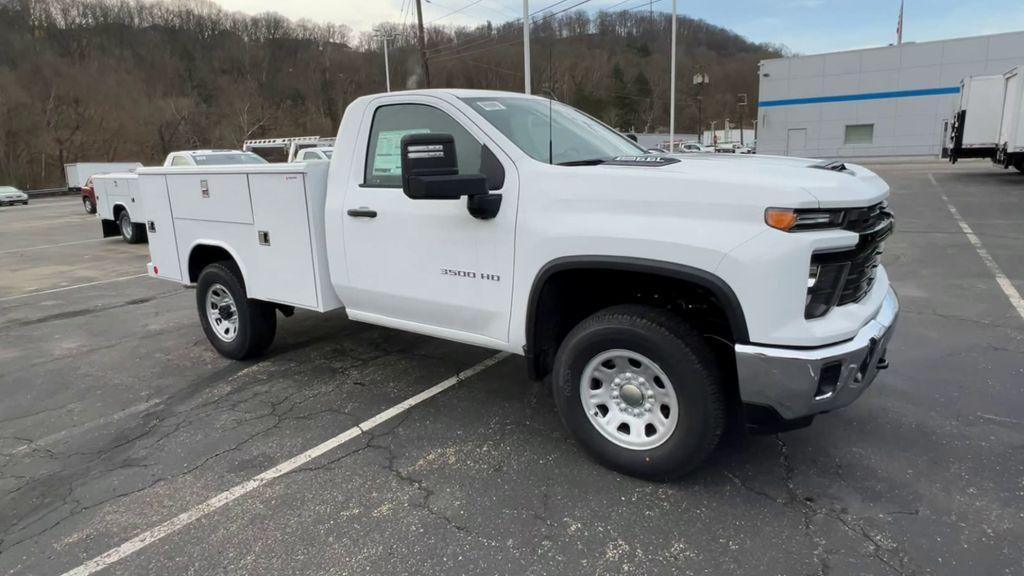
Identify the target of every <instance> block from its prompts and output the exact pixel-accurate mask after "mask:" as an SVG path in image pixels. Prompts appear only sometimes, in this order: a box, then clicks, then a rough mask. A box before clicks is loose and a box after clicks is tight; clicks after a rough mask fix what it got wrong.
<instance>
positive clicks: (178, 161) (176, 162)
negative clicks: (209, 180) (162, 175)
mask: <svg viewBox="0 0 1024 576" xmlns="http://www.w3.org/2000/svg"><path fill="white" fill-rule="evenodd" d="M171 166H188V160H187V159H186V158H185V157H184V156H175V157H174V159H173V160H171Z"/></svg>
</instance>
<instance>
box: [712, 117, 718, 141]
mask: <svg viewBox="0 0 1024 576" xmlns="http://www.w3.org/2000/svg"><path fill="white" fill-rule="evenodd" d="M715 124H717V122H715V121H714V120H712V121H711V145H712V146H714V145H715V144H717V143H718V135H717V134H715Z"/></svg>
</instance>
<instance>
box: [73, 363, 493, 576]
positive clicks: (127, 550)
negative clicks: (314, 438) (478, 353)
mask: <svg viewBox="0 0 1024 576" xmlns="http://www.w3.org/2000/svg"><path fill="white" fill-rule="evenodd" d="M507 356H508V353H507V352H501V353H498V354H495V355H494V356H491V357H490V358H488V359H486V360H484V361H483V362H480V363H479V364H477V365H475V366H473V367H471V368H468V369H466V370H463V371H462V372H459V373H458V374H456V375H454V376H452V377H451V378H448V379H446V380H444V381H442V382H439V383H437V384H435V385H433V386H431V387H430V388H427V389H426V390H424V391H423V392H420V393H419V394H417V395H415V396H413V397H411V398H409V399H408V400H405V401H403V402H400V403H398V404H396V405H395V406H392V407H391V408H388V409H387V410H385V411H383V412H381V413H380V414H377V415H376V416H374V417H373V418H370V419H369V420H366V421H365V422H362V423H361V424H357V425H355V426H354V427H352V428H349V429H348V430H346V431H344V432H342V433H341V434H338V435H337V436H335V437H334V438H331V439H330V440H327V441H326V442H324V443H322V444H319V445H317V446H314V447H313V448H310V449H309V450H307V451H305V452H303V453H302V454H299V455H297V456H295V457H293V458H290V459H288V460H285V461H284V462H282V463H280V464H278V465H277V466H274V467H273V468H271V469H270V470H267V471H266V472H263V473H262V474H259V475H258V476H254V477H253V478H252V479H250V480H246V481H245V482H242V483H241V484H238V485H237V486H235V487H234V488H231V489H229V490H226V491H224V492H221V493H220V494H218V495H216V496H214V497H213V498H210V499H209V500H207V501H206V502H203V503H202V504H200V505H198V506H196V507H195V508H192V509H191V510H188V511H187V512H184V513H182V514H181V515H179V516H176V517H174V518H171V519H170V520H168V521H167V522H164V523H163V524H161V525H159V526H157V527H156V528H153V529H151V530H147V531H146V532H143V533H142V534H139V535H138V536H136V537H135V538H132V539H131V540H129V541H127V542H125V543H124V544H121V545H120V546H118V547H117V548H114V549H112V550H110V551H108V552H106V553H104V554H102V555H100V556H97V557H96V558H93V559H92V560H89V561H88V562H86V563H85V564H82V565H81V566H79V567H77V568H75V569H73V570H69V571H67V572H65V573H64V575H63V576H88V575H89V574H94V573H96V572H98V571H100V570H103V569H104V568H106V567H108V566H110V565H111V564H113V563H115V562H117V561H119V560H121V559H123V558H125V557H127V556H130V555H131V554H134V553H135V552H137V551H139V550H140V549H142V548H144V547H146V546H148V545H150V544H152V543H153V542H156V541H157V540H160V539H161V538H163V537H165V536H167V535H168V534H171V533H173V532H175V531H177V530H179V529H181V528H183V527H185V526H187V525H189V524H191V523H192V522H195V521H196V520H198V519H200V518H202V517H203V516H206V515H207V514H209V513H210V512H213V511H214V510H217V509H218V508H221V507H222V506H224V505H226V504H228V503H230V502H231V501H232V500H235V499H236V498H238V497H240V496H244V495H245V494H248V493H249V492H252V491H253V490H255V489H257V488H259V487H260V486H262V485H264V484H266V483H267V482H269V481H271V480H273V479H275V478H278V477H280V476H282V475H284V474H287V473H288V472H291V471H292V470H295V469H296V468H298V467H299V466H302V465H303V464H307V463H309V462H310V461H312V460H314V459H316V458H318V457H320V456H323V455H324V454H326V453H327V452H330V451H331V450H334V449H335V448H337V447H338V446H341V445H342V444H344V443H346V442H348V441H349V440H351V439H353V438H356V437H358V436H360V435H362V434H363V433H364V432H367V431H369V430H371V429H372V428H374V427H375V426H378V425H379V424H381V423H383V422H385V421H386V420H388V419H389V418H393V417H395V416H397V415H399V414H401V413H402V412H405V411H406V410H408V409H410V408H412V407H413V406H415V405H417V404H419V403H420V402H423V401H424V400H428V399H430V398H432V397H434V396H436V395H438V394H440V393H441V392H444V391H445V390H447V389H449V388H451V387H452V386H454V385H456V384H458V383H459V382H461V381H463V380H465V379H467V378H470V377H471V376H474V375H476V374H478V373H480V372H482V371H484V370H486V369H487V368H490V367H491V366H494V365H495V364H497V363H498V362H500V361H502V360H504V359H505V358H506V357H507Z"/></svg>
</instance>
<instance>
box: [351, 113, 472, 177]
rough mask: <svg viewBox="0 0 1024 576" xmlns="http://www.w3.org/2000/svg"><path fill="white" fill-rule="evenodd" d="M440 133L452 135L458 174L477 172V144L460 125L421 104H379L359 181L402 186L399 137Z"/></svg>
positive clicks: (449, 117)
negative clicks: (363, 169) (364, 165)
mask: <svg viewBox="0 0 1024 576" xmlns="http://www.w3.org/2000/svg"><path fill="white" fill-rule="evenodd" d="M422 133H434V134H437V133H442V134H451V135H452V137H454V138H455V154H456V156H457V157H458V163H459V174H480V173H482V172H483V171H482V170H481V166H480V156H481V144H480V142H479V141H478V140H477V139H476V138H474V137H473V136H472V135H471V134H470V133H469V132H468V131H466V129H465V128H463V127H462V125H461V124H459V123H458V122H456V121H455V119H454V118H452V117H451V116H449V115H448V114H445V113H444V112H442V111H440V110H438V109H437V108H434V107H432V106H427V105H425V104H393V105H389V106H381V107H380V108H378V109H377V111H376V112H375V113H374V115H373V126H372V127H371V128H370V142H369V146H368V148H367V151H366V169H365V173H364V176H363V183H364V184H365V185H367V186H376V187H386V188H400V187H401V186H402V158H401V144H402V136H405V135H406V134H422Z"/></svg>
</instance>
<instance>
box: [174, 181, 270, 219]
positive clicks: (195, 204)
mask: <svg viewBox="0 0 1024 576" xmlns="http://www.w3.org/2000/svg"><path fill="white" fill-rule="evenodd" d="M167 187H168V188H169V189H170V190H174V195H173V196H172V197H171V209H172V210H173V211H174V217H175V218H183V219H188V220H205V221H209V222H232V223H235V224H252V208H251V207H250V205H249V182H248V180H247V179H246V175H245V174H168V175H167Z"/></svg>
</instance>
